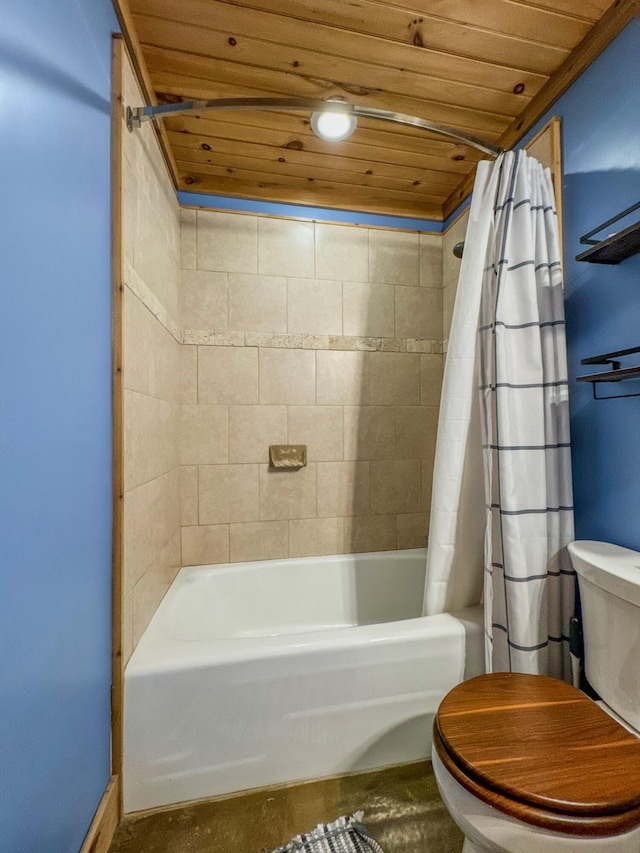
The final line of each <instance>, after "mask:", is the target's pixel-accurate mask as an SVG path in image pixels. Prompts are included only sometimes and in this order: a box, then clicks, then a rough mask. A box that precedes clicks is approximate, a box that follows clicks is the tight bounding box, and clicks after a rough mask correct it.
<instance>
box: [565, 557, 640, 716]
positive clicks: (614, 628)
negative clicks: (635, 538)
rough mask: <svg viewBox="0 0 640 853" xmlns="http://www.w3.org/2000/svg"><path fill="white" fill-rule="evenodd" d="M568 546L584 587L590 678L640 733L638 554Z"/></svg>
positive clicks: (586, 655)
mask: <svg viewBox="0 0 640 853" xmlns="http://www.w3.org/2000/svg"><path fill="white" fill-rule="evenodd" d="M568 547H569V553H570V555H571V562H572V563H573V567H574V569H575V570H576V572H577V574H578V585H579V587H580V601H581V604H582V631H583V635H584V659H585V673H586V676H587V679H588V680H589V683H590V684H591V685H592V687H593V688H594V690H596V691H597V692H598V693H599V694H600V697H601V698H602V699H603V701H604V702H605V703H606V704H607V705H608V706H609V707H610V708H611V709H612V710H613V711H614V712H615V713H616V714H618V716H620V717H621V718H622V719H623V720H625V721H626V722H627V723H628V724H629V725H631V726H633V728H634V729H636V730H638V731H640V553H639V552H638V551H631V550H629V549H628V548H621V547H620V546H618V545H610V544H609V543H607V542H592V541H589V540H584V541H578V542H571V543H570V545H569V546H568Z"/></svg>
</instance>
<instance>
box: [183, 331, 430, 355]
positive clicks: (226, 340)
mask: <svg viewBox="0 0 640 853" xmlns="http://www.w3.org/2000/svg"><path fill="white" fill-rule="evenodd" d="M182 343H183V344H191V345H196V346H210V347H264V348H267V349H308V350H339V351H342V352H347V351H350V352H354V351H356V352H418V353H431V354H433V355H442V353H443V352H444V351H445V349H444V342H443V341H441V340H435V341H431V340H420V339H414V338H371V337H359V336H349V335H271V334H267V333H264V332H213V331H209V330H207V329H185V330H184V331H183V334H182Z"/></svg>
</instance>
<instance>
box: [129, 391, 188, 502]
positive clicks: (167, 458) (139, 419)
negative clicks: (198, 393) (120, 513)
mask: <svg viewBox="0 0 640 853" xmlns="http://www.w3.org/2000/svg"><path fill="white" fill-rule="evenodd" d="M179 430H180V407H179V406H178V405H177V404H176V403H171V402H167V401H166V400H159V399H158V398H157V397H149V396H147V395H146V394H138V393H137V392H136V391H126V390H125V392H124V477H125V488H126V489H132V488H134V487H135V486H139V485H140V484H141V483H146V482H147V481H148V480H152V479H153V478H154V477H158V476H159V475H160V474H164V473H166V472H167V471H170V470H171V469H173V468H175V467H176V466H177V465H178V463H179V459H178V435H179Z"/></svg>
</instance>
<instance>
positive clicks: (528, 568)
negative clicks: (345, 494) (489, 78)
mask: <svg viewBox="0 0 640 853" xmlns="http://www.w3.org/2000/svg"><path fill="white" fill-rule="evenodd" d="M487 172H490V175H487ZM479 181H480V186H479V189H480V191H481V193H482V195H483V197H484V201H485V204H482V201H481V202H479V206H481V207H482V210H483V212H484V213H487V214H488V215H487V219H488V220H489V221H488V224H487V223H485V222H482V223H480V222H478V221H477V218H476V219H474V217H473V215H472V217H471V219H470V223H469V230H468V232H467V239H466V240H465V259H467V252H468V250H469V257H468V263H467V264H466V266H467V277H468V281H469V282H470V283H469V287H468V291H469V292H467V293H466V296H465V293H464V290H460V289H459V291H458V298H457V301H460V300H462V299H463V298H471V301H472V305H471V307H470V308H469V312H470V314H469V317H468V323H467V330H468V331H467V335H468V336H469V337H470V336H471V335H470V334H469V333H470V331H471V330H470V325H471V323H472V322H473V317H472V316H471V313H472V312H473V313H475V326H474V331H473V339H474V345H475V342H476V341H477V348H476V352H475V356H476V357H475V360H474V359H472V357H471V355H470V352H469V350H470V346H469V343H468V341H467V343H466V345H465V359H466V362H467V367H466V370H465V378H467V379H468V375H469V374H470V373H471V374H472V375H473V377H474V379H473V380H472V382H471V384H474V383H475V387H476V388H477V387H478V383H479V385H480V400H481V411H480V418H479V420H480V422H481V424H482V446H483V448H484V454H483V455H484V473H485V477H484V480H485V484H484V495H486V504H484V498H483V499H482V501H483V504H484V506H483V516H484V519H485V521H486V524H485V525H484V531H483V536H482V537H480V539H484V596H485V630H486V638H487V668H488V669H489V670H494V671H496V670H514V671H520V672H534V673H545V674H549V675H554V676H556V677H560V678H566V679H570V666H569V657H568V634H569V619H570V618H571V616H572V615H573V608H574V576H573V571H572V569H571V565H570V561H569V559H568V555H567V552H566V548H565V546H566V544H567V543H568V542H569V541H570V540H571V539H572V538H573V501H572V489H571V461H570V445H569V410H568V385H567V367H566V345H565V335H564V302H563V293H562V267H561V258H560V251H559V239H558V225H557V216H556V211H555V202H554V197H553V188H552V184H551V176H550V174H549V171H548V170H543V168H542V167H541V166H540V164H539V163H538V162H537V161H536V160H534V159H533V158H529V157H527V155H526V153H525V152H518V153H517V154H514V153H513V152H508V153H506V154H504V155H502V156H501V157H500V158H499V160H498V161H497V162H496V163H495V164H494V165H493V166H492V167H490V166H489V167H485V169H484V170H483V173H481V174H480V176H479ZM475 192H476V190H474V201H475ZM490 196H491V198H490V202H491V208H492V209H491V210H489V211H488V212H487V210H486V206H487V205H486V202H489V197H490ZM472 214H473V207H472ZM472 229H473V230H472ZM474 232H476V234H477V235H478V238H477V239H475V236H476V234H474ZM470 240H471V242H470ZM464 266H465V265H464V264H463V269H462V272H461V284H463V278H462V273H464V272H465V269H464ZM471 266H473V268H474V271H473V273H470V272H468V268H469V267H471ZM478 271H479V274H480V278H481V279H482V281H481V284H480V286H479V287H478V292H477V293H476V292H475V291H473V293H471V292H470V291H471V290H472V287H473V285H474V284H477V282H478ZM478 308H479V311H478ZM464 311H465V309H464V308H462V307H461V308H460V310H459V311H458V306H457V305H456V312H457V313H458V314H463V313H464ZM455 332H456V328H455V324H454V328H452V338H453V335H454V333H455ZM457 332H458V333H463V334H464V326H463V325H462V324H460V323H459V324H458V329H457ZM453 343H454V342H453V341H452V344H453ZM460 346H462V344H461V345H460ZM452 349H454V347H453V346H452ZM454 351H456V350H454ZM449 373H450V374H451V371H449ZM450 378H453V377H450ZM468 384H469V382H468V381H467V383H466V385H468ZM446 394H447V387H446V386H445V387H444V388H443V395H446ZM470 396H471V400H470V401H469V403H468V405H467V408H466V410H465V412H464V414H465V421H466V429H465V435H466V444H465V446H464V449H465V454H466V456H465V459H464V460H463V462H462V464H461V463H460V460H459V459H458V460H457V461H454V460H453V458H452V457H450V458H449V459H438V461H437V466H436V471H441V470H442V469H443V468H444V469H446V468H447V466H449V465H450V466H451V470H458V471H460V477H459V481H460V482H461V483H464V482H465V471H466V470H467V467H468V466H469V460H468V456H469V452H470V451H471V450H472V448H474V447H475V448H477V447H478V438H477V430H476V428H475V419H474V416H473V399H474V398H475V399H477V396H478V395H477V392H476V391H475V390H474V391H473V392H472V393H471V395H470ZM447 408H448V406H447V403H446V402H445V412H446V410H447ZM459 408H460V407H459ZM445 417H446V416H445ZM440 427H442V428H443V429H444V428H446V427H447V422H446V420H445V419H442V418H441V421H440V424H439V430H440ZM438 444H439V446H438V449H441V448H440V436H439V437H438ZM443 446H444V448H445V449H446V441H444V440H443ZM458 450H460V447H458ZM476 468H477V459H476V458H474V461H473V462H472V463H471V464H470V470H471V471H473V472H475V471H476ZM440 479H442V475H441V477H440ZM475 479H476V478H475V476H474V482H475ZM441 487H442V483H441V482H437V480H436V478H435V477H434V502H435V513H433V512H432V522H431V531H430V543H429V544H430V549H433V543H432V539H431V537H432V536H434V537H437V536H438V535H439V530H438V523H437V522H438V516H439V514H440V513H441V512H442V507H443V501H442V496H440V497H438V496H437V495H436V494H435V492H436V491H437V490H438V488H440V489H441ZM464 494H465V493H464V490H463V489H460V496H461V497H464ZM485 507H486V508H485ZM438 508H439V509H438ZM461 512H462V515H461ZM470 513H471V510H470V509H469V508H468V507H467V508H466V509H462V510H461V509H460V508H454V507H452V506H450V507H449V515H450V517H451V518H452V519H457V523H456V524H455V525H454V524H453V522H452V521H450V522H449V526H450V529H455V531H456V536H455V538H454V541H453V549H454V554H453V556H452V557H451V560H450V563H451V568H452V570H450V571H449V572H448V574H447V575H446V577H445V578H444V579H443V577H442V575H441V576H440V577H438V572H437V570H436V567H435V560H436V559H437V551H438V550H440V549H439V547H438V542H437V538H436V543H435V544H436V549H435V550H436V553H435V554H434V553H432V554H431V556H430V559H429V566H428V583H427V593H426V599H427V602H430V601H432V600H433V599H434V598H435V597H439V598H440V599H441V600H442V601H443V602H447V603H448V602H450V601H453V602H454V606H460V604H459V603H458V594H457V592H456V590H455V589H454V590H453V591H447V593H446V594H445V595H442V594H440V595H439V596H435V595H434V590H436V589H438V587H441V586H442V584H443V580H444V581H445V584H444V585H445V587H446V586H449V585H454V586H456V585H458V583H459V582H460V577H461V575H462V574H463V572H464V569H465V568H469V569H471V571H472V572H474V580H473V581H472V580H471V579H467V580H466V581H465V582H464V584H463V587H464V588H465V589H466V590H468V591H470V590H471V589H473V590H474V592H475V590H476V589H477V586H474V583H476V582H477V569H476V563H477V559H478V556H477V552H476V551H475V550H474V551H473V552H471V553H467V555H466V558H465V564H464V565H462V564H460V562H459V560H458V557H457V556H456V555H455V547H456V545H457V544H461V545H462V548H463V550H462V551H461V553H465V549H466V551H467V552H469V549H470V548H473V549H476V548H477V547H478V545H479V542H478V536H477V532H476V524H475V523H473V524H471V525H470V526H469V533H470V534H471V536H472V537H473V538H472V539H469V538H468V533H467V530H465V529H463V527H462V525H461V524H460V520H461V519H464V518H465V517H467V516H469V515H470ZM434 522H435V524H434ZM480 548H482V545H481V544H480ZM443 609H447V608H443ZM429 612H436V611H435V610H433V609H432V607H431V606H430V609H429Z"/></svg>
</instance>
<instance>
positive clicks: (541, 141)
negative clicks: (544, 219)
mask: <svg viewBox="0 0 640 853" xmlns="http://www.w3.org/2000/svg"><path fill="white" fill-rule="evenodd" d="M561 128H562V122H561V119H560V117H559V116H553V118H550V119H549V121H548V122H547V123H546V124H545V126H544V127H542V128H540V130H539V131H538V132H537V133H536V135H535V136H534V137H533V139H530V140H529V142H527V144H526V145H525V146H524V150H525V151H527V153H528V154H530V155H531V156H532V157H535V158H536V159H537V160H538V162H540V163H542V165H543V166H545V167H548V168H549V169H550V170H551V180H552V182H553V195H554V197H555V201H556V213H557V214H558V231H559V235H560V257H561V258H562V257H564V254H563V252H564V246H563V233H562V231H563V229H562V137H561Z"/></svg>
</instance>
